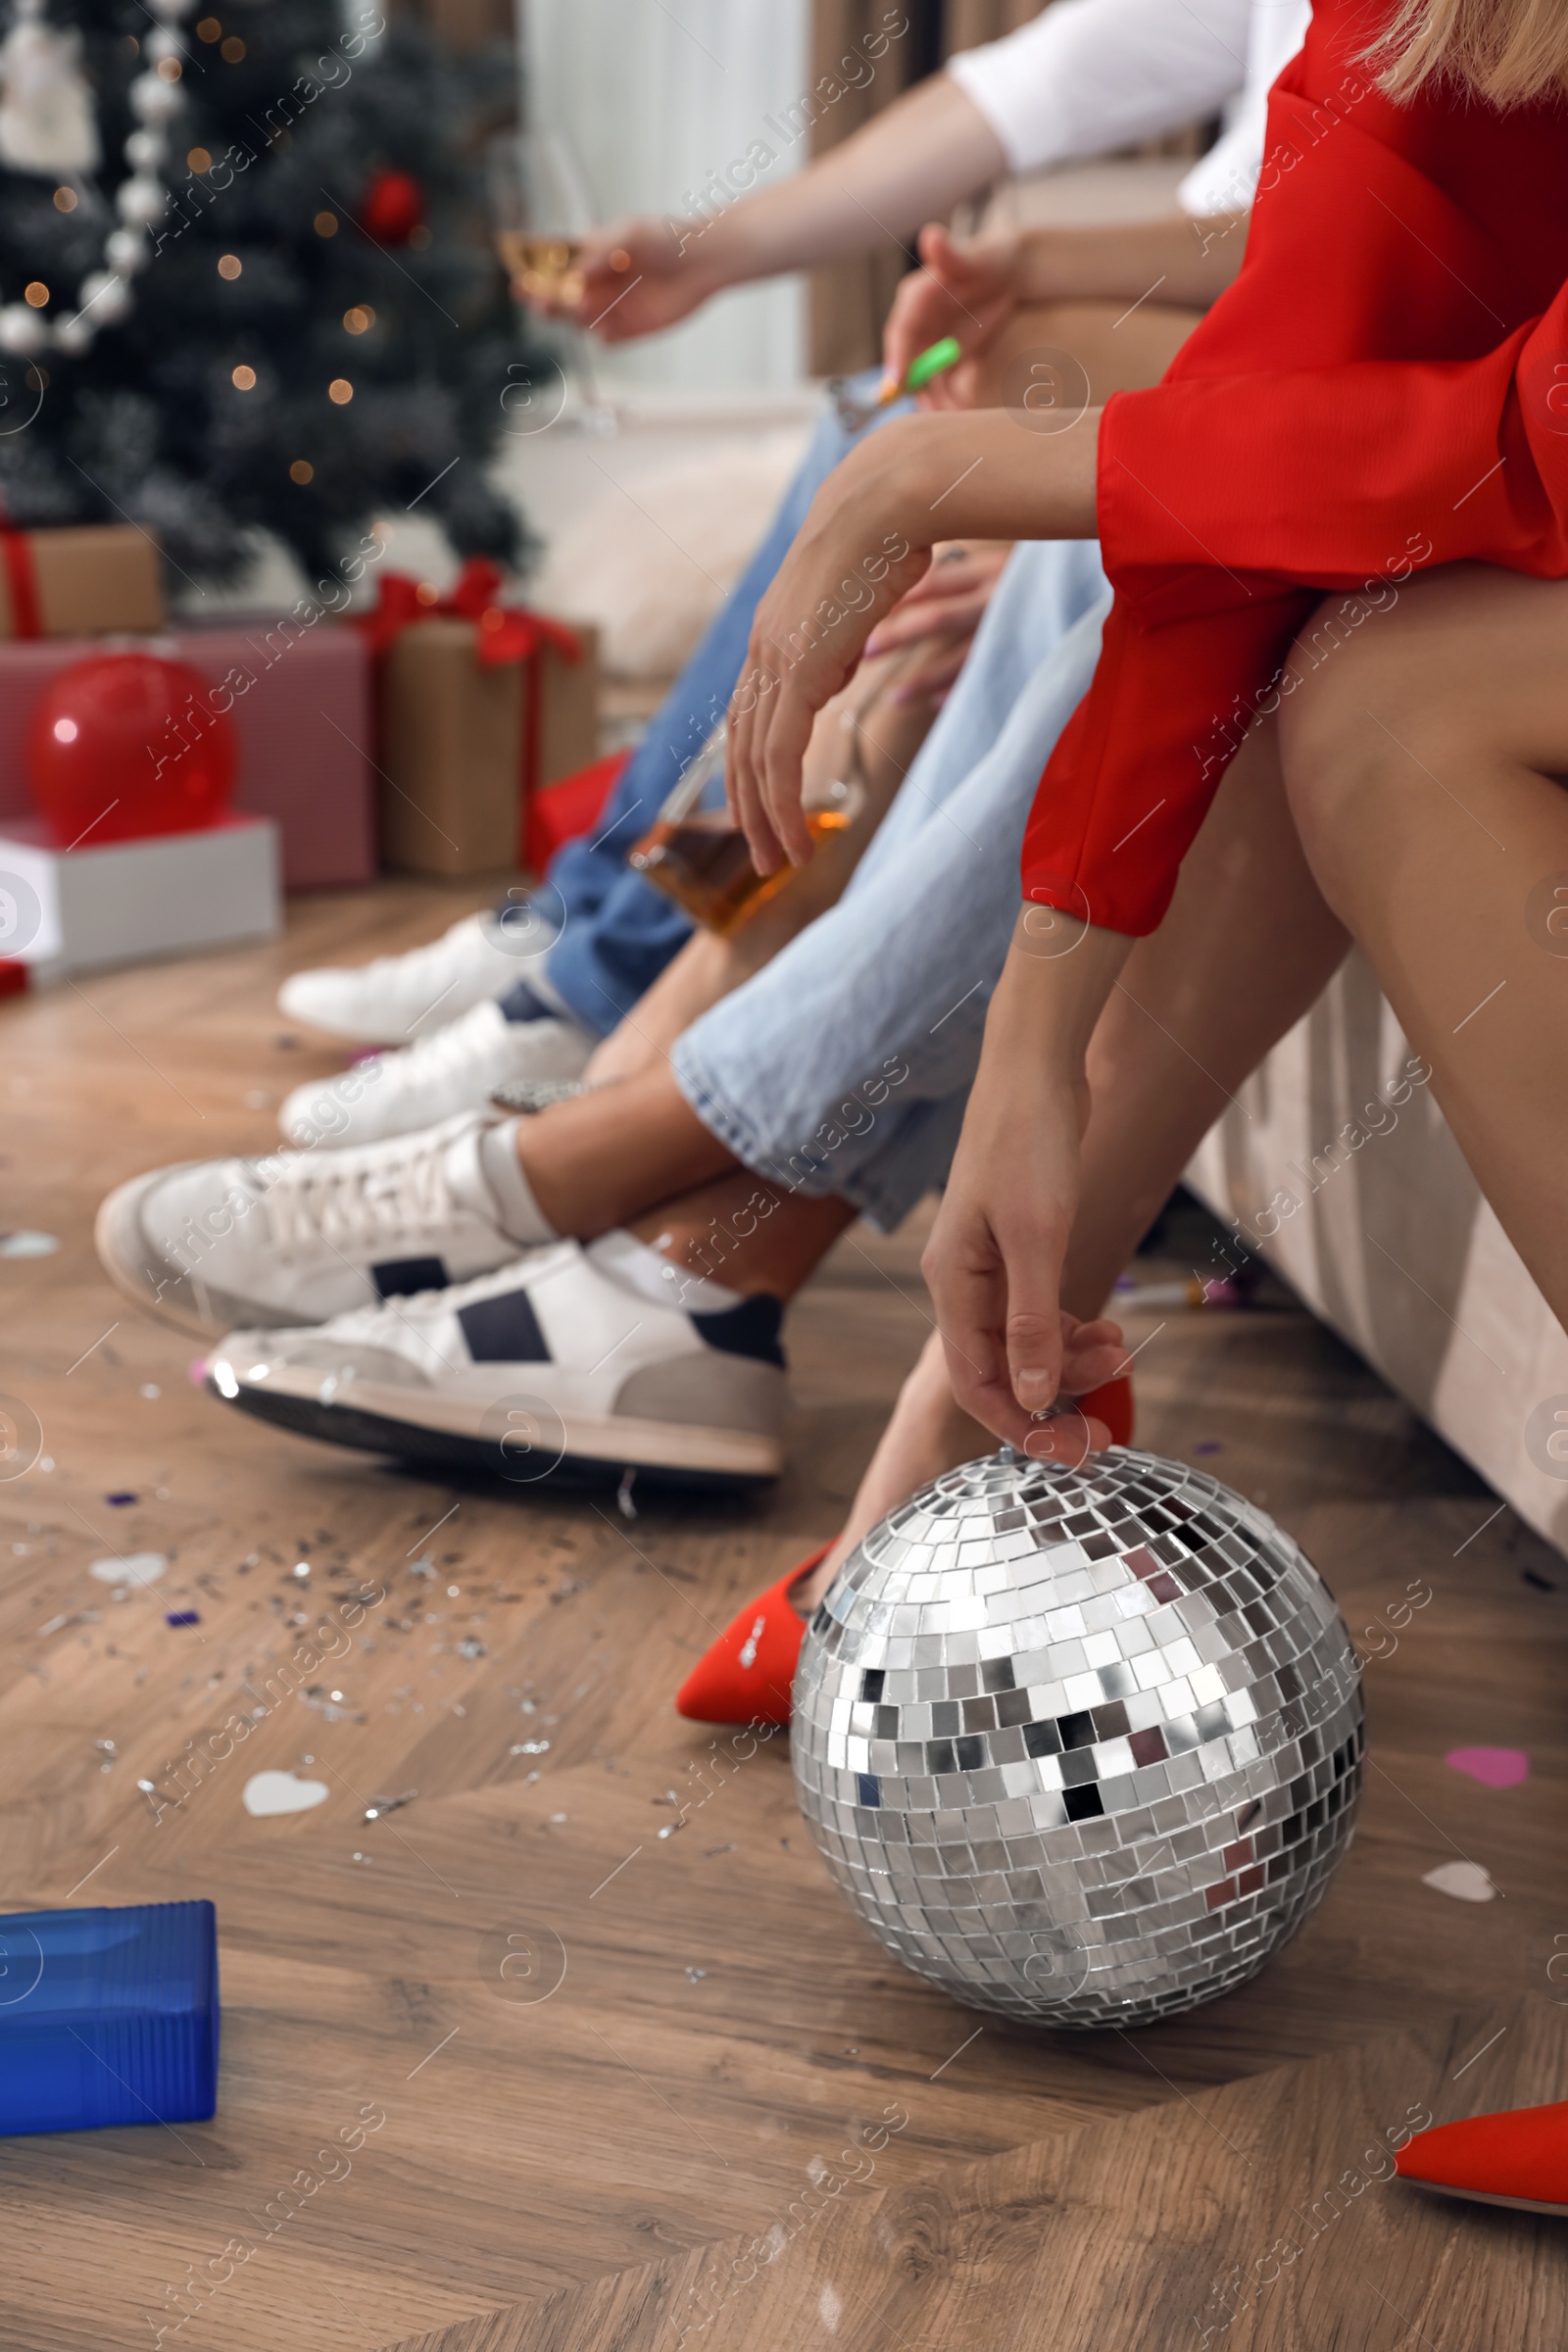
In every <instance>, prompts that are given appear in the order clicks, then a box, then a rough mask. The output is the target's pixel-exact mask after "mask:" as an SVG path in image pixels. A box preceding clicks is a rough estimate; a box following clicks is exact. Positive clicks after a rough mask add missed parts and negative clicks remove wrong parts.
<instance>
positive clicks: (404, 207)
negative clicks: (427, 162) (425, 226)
mask: <svg viewBox="0 0 1568 2352" xmlns="http://www.w3.org/2000/svg"><path fill="white" fill-rule="evenodd" d="M423 220H424V190H423V189H422V188H421V187H420V185H419V183H418V181H417V179H416V178H415V176H414V174H413V172H376V174H375V176H374V178H373V179H372V180H371V181H370V184H369V186H368V188H367V189H366V191H365V194H364V196H363V197H362V198H361V200H360V221H361V225H362V226H363V227H365V228H368V230H369V232H370V234H371V236H372V237H378V238H379V239H380V241H381V243H382V244H383V245H406V244H407V243H408V241H409V239H410V238H411V237H412V236H413V234H414V232H415V230H416V229H417V227H419V226H420V224H421V223H422V221H423Z"/></svg>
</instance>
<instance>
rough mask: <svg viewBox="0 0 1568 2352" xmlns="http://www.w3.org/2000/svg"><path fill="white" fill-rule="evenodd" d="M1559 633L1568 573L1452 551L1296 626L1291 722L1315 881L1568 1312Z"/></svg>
mask: <svg viewBox="0 0 1568 2352" xmlns="http://www.w3.org/2000/svg"><path fill="white" fill-rule="evenodd" d="M1331 610H1332V608H1331V607H1324V608H1323V615H1324V616H1325V617H1326V616H1327V614H1328V613H1330V612H1331ZM1565 642H1568V583H1565V582H1563V581H1561V580H1533V579H1526V578H1524V577H1522V576H1521V575H1520V574H1519V573H1517V572H1508V571H1496V570H1493V569H1491V568H1489V567H1487V566H1485V565H1481V564H1455V565H1452V566H1449V567H1447V568H1446V569H1444V570H1442V571H1438V572H1435V573H1433V574H1431V575H1430V576H1429V577H1428V578H1426V579H1424V580H1420V581H1417V582H1415V583H1413V584H1412V585H1411V586H1409V587H1407V588H1405V589H1403V590H1402V591H1401V592H1400V597H1399V603H1398V607H1397V610H1392V611H1389V612H1386V613H1383V614H1381V615H1375V616H1373V617H1372V618H1370V619H1368V620H1366V622H1365V623H1364V626H1363V628H1362V629H1361V631H1360V633H1359V634H1357V635H1355V636H1352V637H1349V638H1348V640H1342V641H1341V642H1340V643H1338V644H1332V643H1331V631H1330V629H1329V628H1328V627H1327V626H1325V625H1324V620H1323V619H1320V621H1319V623H1318V625H1317V628H1316V630H1315V632H1314V631H1313V630H1310V629H1309V630H1308V631H1307V632H1305V633H1304V636H1303V642H1302V643H1301V644H1300V645H1299V646H1298V648H1297V652H1296V654H1295V655H1294V656H1293V662H1292V666H1293V668H1294V669H1295V670H1296V671H1297V672H1298V673H1299V674H1301V675H1302V676H1303V677H1304V683H1303V685H1302V686H1301V688H1300V689H1299V691H1298V692H1297V693H1296V694H1294V695H1292V696H1291V697H1290V698H1289V700H1288V701H1287V702H1286V703H1285V705H1284V709H1283V712H1282V716H1281V720H1280V732H1281V739H1282V744H1283V748H1284V755H1285V762H1286V772H1287V775H1288V777H1289V784H1290V793H1291V800H1292V805H1293V807H1294V809H1295V811H1296V818H1297V823H1298V825H1299V828H1300V834H1301V839H1302V842H1303V844H1304V846H1305V849H1306V853H1307V856H1308V858H1310V859H1311V862H1312V869H1313V872H1314V873H1315V875H1316V877H1317V880H1318V883H1319V886H1320V888H1321V889H1322V891H1323V894H1324V896H1325V898H1326V899H1327V900H1328V901H1329V903H1330V905H1331V906H1332V907H1334V909H1335V911H1336V912H1337V913H1338V915H1339V916H1340V918H1341V919H1342V921H1344V922H1345V923H1346V925H1347V926H1348V929H1349V930H1350V932H1351V933H1352V934H1353V936H1354V937H1355V938H1356V939H1357V940H1358V941H1359V943H1360V944H1361V946H1362V947H1363V948H1364V949H1365V951H1366V954H1367V956H1369V958H1370V960H1371V962H1372V966H1373V968H1374V970H1375V971H1376V973H1377V976H1378V979H1379V981H1380V982H1381V983H1382V986H1383V990H1384V993H1385V995H1386V996H1387V997H1388V999H1389V1001H1390V1003H1391V1004H1392V1005H1393V1006H1394V1009H1395V1011H1396V1013H1397V1016H1398V1019H1399V1022H1400V1025H1401V1026H1402V1028H1403V1029H1404V1032H1405V1034H1406V1036H1407V1037H1408V1038H1409V1039H1410V1042H1411V1044H1412V1045H1414V1046H1415V1047H1416V1048H1417V1050H1418V1051H1419V1052H1420V1053H1421V1054H1423V1055H1424V1056H1425V1057H1426V1058H1427V1060H1429V1061H1430V1062H1431V1064H1432V1071H1433V1078H1432V1086H1433V1092H1434V1094H1435V1095H1436V1097H1437V1100H1438V1102H1439V1103H1441V1105H1442V1107H1443V1110H1444V1113H1445V1115H1446V1118H1447V1121H1448V1124H1449V1125H1450V1127H1451V1128H1452V1129H1453V1132H1454V1135H1455V1137H1456V1139H1457V1141H1458V1144H1459V1148H1460V1150H1461V1151H1462V1152H1464V1155H1465V1157H1466V1159H1467V1160H1468V1161H1469V1163H1470V1166H1471V1168H1472V1169H1473V1170H1474V1172H1475V1176H1476V1181H1477V1182H1478V1184H1479V1185H1480V1186H1481V1189H1482V1191H1483V1192H1484V1193H1485V1194H1486V1196H1487V1199H1488V1201H1490V1202H1491V1203H1492V1206H1493V1208H1494V1209H1495V1211H1496V1214H1497V1217H1498V1219H1499V1221H1500V1222H1501V1224H1502V1227H1503V1230H1504V1231H1505V1232H1506V1234H1507V1236H1508V1238H1509V1240H1510V1241H1511V1242H1512V1243H1513V1246H1514V1248H1515V1249H1516V1250H1518V1252H1519V1254H1520V1256H1521V1257H1522V1258H1523V1259H1524V1262H1525V1264H1526V1265H1527V1266H1528V1267H1529V1269H1530V1272H1531V1274H1532V1275H1533V1276H1534V1278H1535V1280H1536V1282H1537V1283H1538V1284H1539V1286H1540V1288H1541V1290H1542V1292H1543V1294H1544V1297H1545V1299H1546V1300H1547V1302H1548V1304H1549V1305H1550V1307H1551V1309H1552V1312H1553V1313H1554V1314H1555V1315H1556V1316H1557V1318H1558V1320H1559V1322H1563V1323H1565V1324H1568V1220H1565V1213H1564V1212H1565V1209H1568V1196H1565V1187H1564V1181H1563V1173H1562V1172H1563V1169H1564V1167H1565V1166H1568V1092H1565V1091H1564V1088H1563V1086H1562V1083H1561V1080H1560V1076H1559V1073H1560V1072H1561V1071H1562V1070H1563V1068H1564V1067H1565V1066H1568V962H1565V961H1564V959H1563V956H1562V952H1561V951H1562V948H1563V946H1564V945H1568V942H1564V941H1562V940H1561V939H1560V938H1557V937H1554V936H1553V933H1552V932H1551V931H1548V929H1547V928H1546V923H1547V918H1548V916H1549V915H1550V913H1551V911H1552V908H1553V907H1557V908H1559V909H1560V908H1563V907H1568V793H1565V791H1564V786H1563V781H1562V779H1563V777H1564V775H1568V671H1565V669H1564V664H1563V646H1564V643H1565ZM1326 647H1328V648H1329V649H1330V650H1327V651H1325V648H1326ZM1559 889H1560V890H1561V892H1562V895H1561V896H1560V897H1554V895H1553V894H1554V893H1555V892H1557V891H1558V890H1559ZM1561 927H1562V925H1561V919H1560V917H1559V923H1558V930H1559V931H1560V929H1561Z"/></svg>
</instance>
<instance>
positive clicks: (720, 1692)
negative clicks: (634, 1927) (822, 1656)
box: [675, 1372, 1133, 1731]
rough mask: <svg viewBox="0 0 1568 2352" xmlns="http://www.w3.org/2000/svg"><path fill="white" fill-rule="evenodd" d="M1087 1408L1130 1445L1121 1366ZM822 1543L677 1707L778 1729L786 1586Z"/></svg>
mask: <svg viewBox="0 0 1568 2352" xmlns="http://www.w3.org/2000/svg"><path fill="white" fill-rule="evenodd" d="M1078 1402H1079V1404H1080V1405H1081V1406H1082V1407H1083V1409H1084V1411H1085V1412H1088V1413H1093V1414H1094V1416H1095V1419H1096V1420H1097V1421H1103V1423H1104V1424H1105V1427H1106V1428H1107V1429H1108V1430H1109V1432H1110V1442H1111V1444H1112V1445H1113V1446H1130V1445H1131V1444H1132V1436H1133V1384H1132V1381H1131V1380H1130V1378H1129V1377H1128V1375H1127V1374H1126V1373H1125V1372H1123V1373H1122V1374H1120V1375H1119V1377H1118V1378H1117V1379H1115V1380H1107V1381H1106V1382H1105V1384H1104V1386H1103V1388H1099V1389H1092V1390H1091V1391H1090V1393H1089V1395H1088V1396H1087V1397H1079V1399H1078ZM830 1549H831V1545H830V1544H823V1545H822V1546H821V1548H820V1549H819V1550H817V1551H813V1552H812V1554H811V1556H810V1558H809V1560H803V1561H802V1562H801V1564H800V1566H799V1567H798V1568H792V1569H791V1570H790V1572H789V1574H788V1576H785V1577H781V1578H780V1579H779V1582H778V1583H777V1584H776V1585H773V1586H771V1587H770V1588H769V1590H768V1591H767V1592H766V1593H761V1594H760V1596H759V1598H758V1599H756V1600H754V1601H753V1602H751V1604H750V1605H749V1606H748V1607H746V1608H744V1609H742V1610H741V1612H740V1615H739V1616H738V1617H735V1618H733V1619H732V1620H731V1622H730V1623H729V1624H728V1625H727V1626H726V1627H725V1628H724V1631H723V1632H722V1633H721V1634H720V1635H719V1637H718V1640H717V1641H716V1642H714V1643H713V1645H712V1647H711V1649H709V1650H707V1651H705V1652H704V1654H703V1656H702V1657H700V1658H699V1659H698V1661H697V1663H696V1665H695V1666H694V1667H693V1668H692V1670H691V1672H690V1674H689V1675H688V1676H687V1677H686V1680H685V1681H684V1682H683V1683H682V1685H681V1687H680V1689H679V1690H678V1691H676V1693H675V1711H676V1713H677V1714H678V1715H689V1716H691V1717H692V1719H693V1721H694V1722H697V1723H770V1724H774V1725H776V1726H777V1727H778V1729H779V1730H781V1731H782V1730H783V1728H784V1726H785V1725H786V1724H787V1723H788V1722H789V1719H790V1692H791V1688H792V1686H793V1684H794V1681H795V1669H796V1666H797V1664H798V1663H799V1660H800V1655H801V1643H802V1642H804V1640H805V1639H806V1619H805V1618H804V1617H803V1616H802V1615H801V1613H800V1611H799V1610H798V1609H797V1608H796V1606H795V1604H794V1602H793V1601H792V1600H791V1599H790V1588H791V1586H792V1585H796V1584H798V1583H799V1582H800V1580H801V1578H802V1577H803V1576H809V1574H810V1572H811V1570H812V1569H813V1568H814V1567H816V1566H817V1564H818V1563H819V1562H820V1561H821V1560H822V1559H824V1558H825V1557H826V1555H827V1553H828V1551H829V1550H830Z"/></svg>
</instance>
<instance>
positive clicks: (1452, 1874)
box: [1421, 1862, 1497, 1903]
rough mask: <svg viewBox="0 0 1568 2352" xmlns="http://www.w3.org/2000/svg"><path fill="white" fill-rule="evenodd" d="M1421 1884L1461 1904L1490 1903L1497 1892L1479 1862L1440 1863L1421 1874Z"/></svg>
mask: <svg viewBox="0 0 1568 2352" xmlns="http://www.w3.org/2000/svg"><path fill="white" fill-rule="evenodd" d="M1421 1884H1422V1886H1423V1887H1436V1888H1437V1890H1438V1892H1439V1893H1440V1894H1451V1895H1452V1896H1453V1897H1454V1899H1455V1900H1456V1901H1458V1902H1461V1903H1490V1902H1491V1901H1492V1899H1493V1897H1494V1895H1495V1893H1496V1891H1497V1889H1496V1888H1495V1887H1494V1885H1493V1884H1492V1880H1491V1878H1490V1877H1489V1875H1488V1874H1487V1872H1486V1871H1485V1870H1483V1869H1482V1867H1481V1864H1480V1863H1479V1862H1440V1863H1439V1864H1438V1867H1437V1869H1436V1870H1429V1871H1427V1872H1425V1873H1424V1874H1423V1877H1422V1880H1421Z"/></svg>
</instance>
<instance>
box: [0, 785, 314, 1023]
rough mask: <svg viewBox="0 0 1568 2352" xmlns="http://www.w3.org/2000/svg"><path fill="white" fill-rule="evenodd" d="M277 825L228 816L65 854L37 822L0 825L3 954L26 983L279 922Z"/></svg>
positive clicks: (176, 951) (260, 934) (270, 931)
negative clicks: (21, 970) (195, 828)
mask: <svg viewBox="0 0 1568 2352" xmlns="http://www.w3.org/2000/svg"><path fill="white" fill-rule="evenodd" d="M278 867H279V860H278V829H277V826H276V825H275V824H274V823H273V822H272V821H271V819H270V817H265V816H233V815H230V816H225V817H223V818H222V819H221V822H219V823H218V824H216V825H209V826H207V827H205V828H204V829H203V830H202V831H200V832H196V833H160V834H156V835H153V836H152V837H150V838H149V839H146V840H141V841H106V842H104V843H102V844H101V845H99V846H98V847H96V848H95V847H94V846H93V844H92V843H91V842H83V843H82V845H81V847H80V848H79V849H73V850H58V849H56V848H55V847H54V845H53V844H52V843H51V842H50V841H49V840H48V839H47V837H46V834H45V831H44V827H43V825H42V823H41V822H40V821H39V820H38V819H36V818H24V817H13V818H12V819H10V821H9V822H8V823H7V824H6V826H5V827H4V829H3V830H0V959H4V960H8V961H10V962H13V963H22V964H25V966H26V967H27V981H28V984H29V986H31V987H33V988H38V987H41V986H45V985H47V984H48V982H50V981H52V980H62V979H64V978H65V976H66V974H67V973H68V972H83V971H90V970H92V969H93V968H94V967H95V966H98V965H102V964H110V963H146V962H149V961H152V960H154V959H156V958H158V957H161V956H179V955H185V954H188V953H189V952H191V951H193V950H195V949H197V948H217V947H226V946H227V945H229V944H230V942H232V941H235V940H241V939H271V938H273V937H275V936H276V934H277V932H278V931H279V929H280V928H281V900H280V896H279V881H278Z"/></svg>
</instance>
